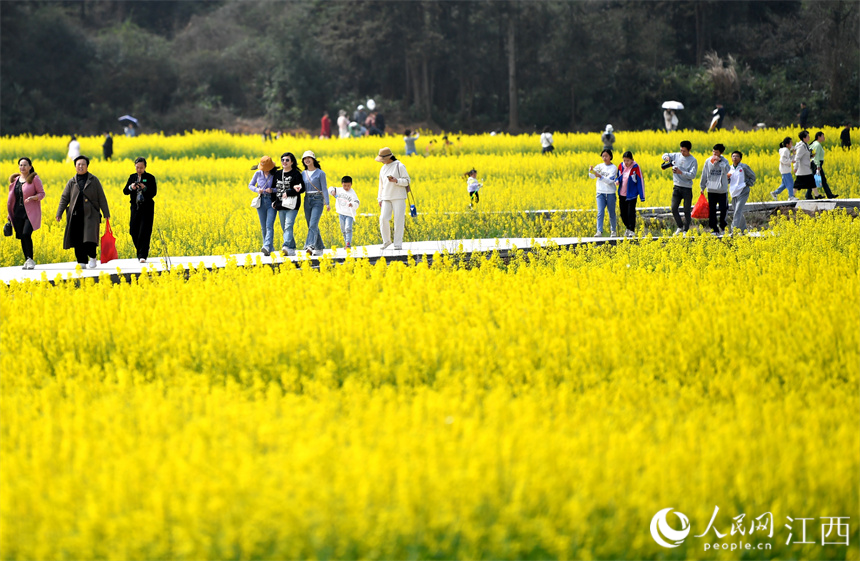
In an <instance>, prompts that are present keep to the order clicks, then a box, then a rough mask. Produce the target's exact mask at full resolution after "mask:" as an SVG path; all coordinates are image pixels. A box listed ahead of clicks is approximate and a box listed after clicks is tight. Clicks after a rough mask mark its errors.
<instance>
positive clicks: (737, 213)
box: [732, 187, 750, 232]
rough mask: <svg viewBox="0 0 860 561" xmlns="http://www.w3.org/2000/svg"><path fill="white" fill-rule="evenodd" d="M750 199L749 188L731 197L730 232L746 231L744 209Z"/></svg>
mask: <svg viewBox="0 0 860 561" xmlns="http://www.w3.org/2000/svg"><path fill="white" fill-rule="evenodd" d="M749 198H750V188H749V187H747V188H746V189H744V190H743V192H742V193H741V194H740V195H738V196H737V197H732V212H733V213H734V216H733V217H732V232H734V231H735V230H746V229H747V219H746V218H744V207H745V206H746V204H747V199H749Z"/></svg>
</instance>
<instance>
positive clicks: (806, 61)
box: [0, 0, 860, 134]
mask: <svg viewBox="0 0 860 561" xmlns="http://www.w3.org/2000/svg"><path fill="white" fill-rule="evenodd" d="M0 8H2V11H0V16H2V28H3V29H4V33H3V35H2V39H0V40H2V52H3V57H2V61H0V82H2V84H3V103H2V107H0V131H2V132H3V133H4V134H19V133H27V132H29V133H53V134H71V133H96V132H100V131H103V130H107V129H112V130H116V128H117V121H116V118H117V117H118V116H119V115H121V114H124V113H132V114H135V115H136V116H138V117H139V118H141V119H142V120H143V124H144V130H148V131H159V130H162V131H165V132H168V133H170V132H178V131H182V130H185V129H201V128H228V129H231V130H237V127H239V126H240V125H242V123H244V125H243V126H246V127H256V128H258V129H259V130H262V129H263V128H264V127H266V126H268V127H270V128H272V129H282V128H295V127H305V128H307V129H308V130H314V131H316V130H317V127H318V125H319V118H320V116H321V115H322V112H323V111H324V110H328V111H329V112H330V113H331V115H332V117H333V118H336V115H337V110H338V109H347V110H349V111H350V112H351V111H352V110H353V109H354V108H355V106H356V105H357V104H358V103H360V102H363V101H365V100H366V99H367V98H368V97H373V98H375V99H377V100H378V101H379V102H380V104H381V105H380V106H381V108H382V110H383V112H384V113H386V115H387V116H388V117H389V121H390V122H392V121H393V122H397V123H402V124H405V125H407V126H411V125H412V124H414V123H423V124H424V125H425V126H441V127H443V128H446V129H448V130H472V131H475V130H478V131H486V130H489V129H499V128H505V129H506V130H509V131H512V132H513V131H517V130H522V129H525V130H533V129H534V128H535V127H538V128H541V127H543V126H544V125H549V126H552V127H554V128H555V129H557V130H596V128H597V127H602V126H603V125H605V123H607V122H611V123H613V124H614V125H615V126H616V128H635V129H642V128H649V129H653V128H659V127H660V126H661V116H660V110H659V107H660V103H661V102H662V101H663V100H666V99H678V100H681V101H682V102H684V103H685V104H686V106H687V110H685V111H684V112H683V113H682V114H681V126H682V127H689V128H703V127H705V126H706V125H707V122H708V115H709V112H710V110H711V109H712V108H713V107H714V104H715V103H716V102H717V101H721V102H722V103H723V104H724V105H725V106H726V108H727V110H728V114H729V118H730V120H729V123H730V124H731V123H734V124H738V125H740V126H741V127H743V126H744V125H745V124H755V123H757V122H760V121H763V122H766V123H767V124H768V125H770V126H785V125H788V124H789V123H791V122H794V121H795V120H796V119H795V116H796V114H797V112H798V111H799V108H798V105H799V102H800V101H802V100H805V101H806V102H807V103H808V104H809V105H810V108H811V112H812V113H811V122H812V123H814V124H816V125H824V124H827V125H834V126H835V125H838V124H840V123H841V122H843V121H844V120H846V119H851V120H853V121H854V122H855V123H856V122H857V121H858V115H860V101H858V100H860V72H858V68H860V39H858V37H860V9H858V4H857V3H856V2H852V1H850V0H833V1H821V2H818V1H803V0H782V1H774V2H752V1H750V2H731V3H725V2H718V1H710V0H707V1H704V0H703V1H697V2H673V1H659V2H610V1H600V2H561V1H557V2H551V1H543V2H492V1H480V2H459V1H454V2H436V1H420V2H419V1H416V2H407V1H393V2H361V1H349V2H347V1H344V2H280V1H276V2H272V1H262V0H253V1H247V2H240V1H237V0H221V1H215V2H164V1H157V2H154V1H153V2H150V1H136V2H126V1H120V0H116V1H114V0H100V1H92V0H87V1H84V0H81V1H74V2H25V1H20V0H13V1H4V2H3V3H2V6H1V7H0ZM237 119H238V121H237ZM249 119H251V121H248V120H249Z"/></svg>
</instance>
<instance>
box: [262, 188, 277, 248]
mask: <svg viewBox="0 0 860 561" xmlns="http://www.w3.org/2000/svg"><path fill="white" fill-rule="evenodd" d="M277 215H278V211H276V210H275V209H273V208H272V197H271V195H269V194H268V193H260V208H258V209H257V216H259V217H260V229H261V230H262V233H263V247H265V248H266V249H268V250H269V251H272V244H273V243H274V239H275V216H277Z"/></svg>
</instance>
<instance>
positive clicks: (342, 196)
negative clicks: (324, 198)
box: [328, 187, 359, 218]
mask: <svg viewBox="0 0 860 561" xmlns="http://www.w3.org/2000/svg"><path fill="white" fill-rule="evenodd" d="M328 193H329V195H331V196H332V197H334V209H335V210H336V211H337V213H338V214H342V215H344V216H351V217H353V218H355V211H356V209H358V205H359V200H358V195H357V194H356V193H355V189H350V190H349V191H347V190H346V189H344V188H343V187H340V188H338V187H330V188H329V190H328ZM349 205H352V206H349Z"/></svg>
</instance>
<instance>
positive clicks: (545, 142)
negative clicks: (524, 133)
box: [540, 132, 552, 148]
mask: <svg viewBox="0 0 860 561" xmlns="http://www.w3.org/2000/svg"><path fill="white" fill-rule="evenodd" d="M550 146H552V133H550V132H544V133H541V135H540V147H541V148H548V147H550Z"/></svg>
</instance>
